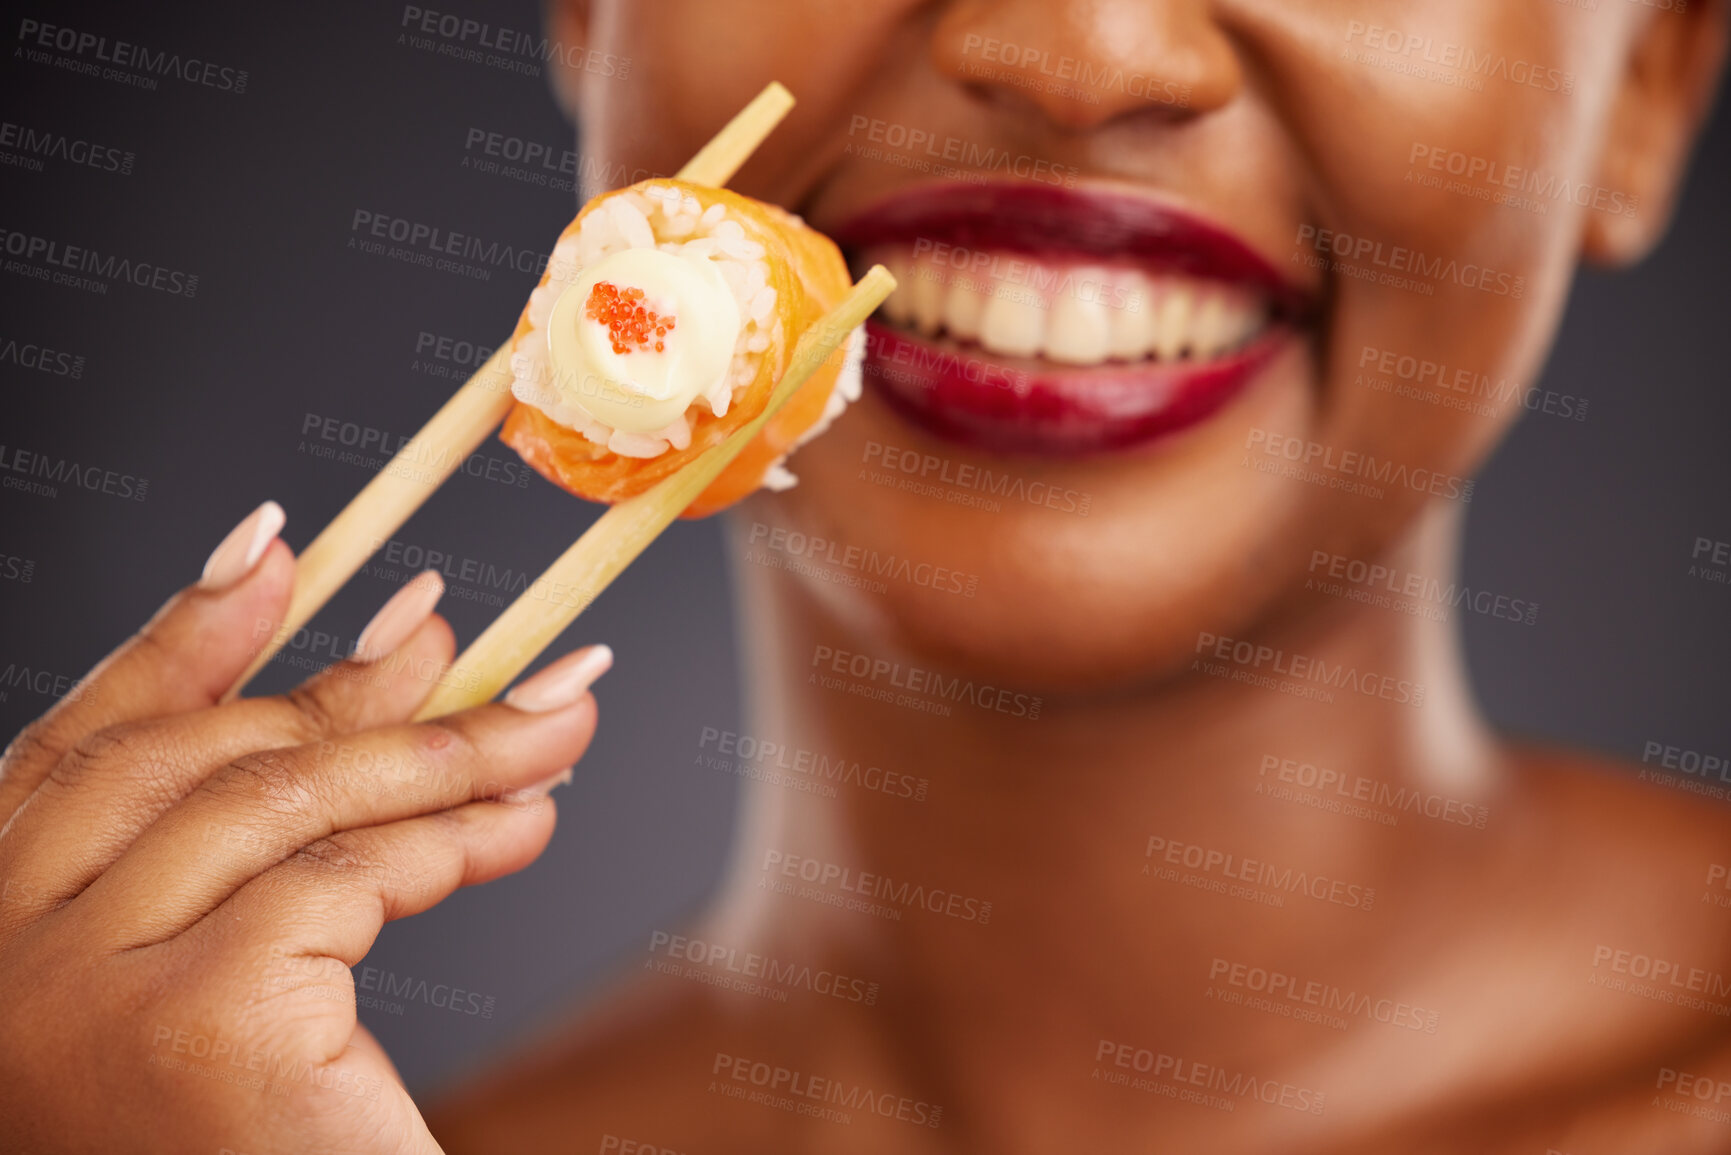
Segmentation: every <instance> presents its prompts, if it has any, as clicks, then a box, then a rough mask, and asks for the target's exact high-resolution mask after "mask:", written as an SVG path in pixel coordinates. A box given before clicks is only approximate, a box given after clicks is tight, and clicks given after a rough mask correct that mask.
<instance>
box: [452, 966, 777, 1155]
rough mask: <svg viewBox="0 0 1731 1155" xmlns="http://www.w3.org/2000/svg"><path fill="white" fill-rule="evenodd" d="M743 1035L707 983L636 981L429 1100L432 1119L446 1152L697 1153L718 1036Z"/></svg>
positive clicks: (707, 1130)
mask: <svg viewBox="0 0 1731 1155" xmlns="http://www.w3.org/2000/svg"><path fill="white" fill-rule="evenodd" d="M737 1035H738V1031H737V1029H730V1027H729V1024H728V1023H727V1021H726V1016H725V1014H724V1012H723V1008H722V1007H721V1006H719V1005H718V1004H717V1002H716V1001H715V1000H714V999H712V998H711V997H709V996H708V994H707V993H706V992H705V991H703V990H702V989H701V988H691V987H688V986H686V985H685V984H668V983H660V982H655V981H653V980H652V979H638V980H633V981H630V982H628V983H626V984H624V985H622V986H621V987H619V988H618V989H616V990H614V991H610V992H608V993H606V994H605V995H604V996H603V999H602V1001H601V1003H600V1004H599V1005H598V1006H596V1007H594V1008H592V1009H591V1010H590V1012H589V1013H587V1014H585V1015H583V1016H582V1017H581V1019H579V1020H577V1021H576V1022H575V1023H574V1024H573V1025H572V1026H571V1027H570V1028H568V1029H566V1030H563V1031H561V1032H559V1033H558V1034H556V1035H554V1036H552V1037H550V1038H548V1039H546V1040H545V1041H543V1042H541V1043H540V1044H538V1045H535V1046H533V1047H532V1048H530V1049H529V1050H527V1051H525V1052H523V1053H521V1054H518V1055H514V1056H513V1057H512V1058H511V1059H510V1060H508V1061H507V1063H506V1064H505V1065H503V1066H502V1067H499V1068H497V1069H495V1070H493V1071H491V1072H489V1073H488V1074H487V1075H486V1076H484V1077H483V1078H482V1079H480V1080H478V1081H477V1082H475V1083H473V1084H471V1085H469V1086H466V1087H464V1088H462V1089H461V1091H459V1092H458V1093H456V1094H453V1095H451V1096H449V1097H447V1098H445V1099H443V1100H441V1101H439V1102H436V1103H434V1104H431V1105H430V1107H428V1109H427V1112H426V1113H427V1120H428V1123H429V1125H430V1126H431V1127H432V1130H433V1134H434V1136H435V1137H437V1138H438V1140H439V1142H440V1144H441V1145H442V1146H443V1147H444V1149H445V1150H446V1151H447V1152H449V1153H450V1155H467V1153H469V1152H475V1153H477V1155H486V1153H491V1152H497V1151H518V1152H525V1153H541V1152H562V1151H583V1152H593V1151H621V1152H624V1151H630V1152H637V1151H644V1152H661V1151H666V1152H680V1153H681V1155H687V1153H689V1155H700V1153H701V1152H704V1151H708V1150H709V1149H710V1147H711V1144H706V1143H705V1142H704V1139H705V1138H706V1137H707V1136H708V1135H710V1134H711V1132H712V1130H713V1128H712V1127H709V1126H706V1125H705V1116H706V1114H707V1112H706V1108H709V1109H711V1110H712V1109H713V1104H712V1103H710V1102H708V1100H711V1099H712V1098H713V1096H711V1095H709V1094H706V1093H705V1092H706V1088H707V1084H708V1082H709V1079H710V1068H711V1067H712V1066H713V1065H714V1064H713V1060H714V1056H715V1053H716V1048H717V1046H718V1042H717V1040H719V1039H722V1038H726V1037H728V1036H733V1037H734V1038H736V1039H737ZM766 1138H767V1137H766ZM765 1145H766V1146H767V1144H765Z"/></svg>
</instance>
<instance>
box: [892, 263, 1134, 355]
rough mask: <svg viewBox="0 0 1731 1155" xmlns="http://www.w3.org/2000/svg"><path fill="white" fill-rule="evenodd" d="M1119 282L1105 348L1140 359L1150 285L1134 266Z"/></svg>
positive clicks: (1123, 274)
mask: <svg viewBox="0 0 1731 1155" xmlns="http://www.w3.org/2000/svg"><path fill="white" fill-rule="evenodd" d="M1118 285H1119V287H1120V296H1119V298H1118V299H1119V300H1120V302H1121V303H1122V304H1123V306H1124V307H1123V308H1122V309H1114V310H1112V317H1111V324H1110V329H1111V340H1110V342H1109V344H1108V350H1107V351H1108V352H1109V353H1110V354H1111V355H1112V356H1113V357H1116V358H1117V359H1118V360H1120V361H1140V360H1141V359H1142V358H1143V357H1145V356H1147V354H1148V350H1149V349H1151V348H1153V346H1154V293H1153V286H1151V285H1150V284H1149V283H1148V278H1147V277H1144V276H1143V275H1142V274H1141V273H1138V272H1136V271H1135V270H1133V269H1132V270H1127V271H1125V272H1122V273H1120V274H1119V279H1118ZM892 295H893V294H892Z"/></svg>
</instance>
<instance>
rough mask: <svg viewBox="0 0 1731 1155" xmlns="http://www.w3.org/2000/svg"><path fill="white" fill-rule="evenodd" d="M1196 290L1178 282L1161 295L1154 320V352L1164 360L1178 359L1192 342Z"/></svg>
mask: <svg viewBox="0 0 1731 1155" xmlns="http://www.w3.org/2000/svg"><path fill="white" fill-rule="evenodd" d="M1195 305H1196V292H1195V290H1194V289H1192V288H1191V287H1190V286H1189V285H1185V284H1176V285H1172V286H1170V287H1168V288H1167V289H1166V291H1165V292H1163V293H1162V294H1161V295H1160V304H1159V314H1158V316H1157V317H1156V319H1155V321H1154V353H1155V355H1156V356H1158V357H1159V358H1160V359H1161V360H1162V361H1176V360H1177V359H1178V354H1180V353H1182V352H1183V351H1184V346H1185V345H1187V344H1189V342H1190V319H1191V317H1192V315H1193V314H1194V313H1195Z"/></svg>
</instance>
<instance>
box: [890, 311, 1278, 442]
mask: <svg viewBox="0 0 1731 1155" xmlns="http://www.w3.org/2000/svg"><path fill="white" fill-rule="evenodd" d="M1292 337H1293V331H1292V330H1291V329H1290V328H1289V327H1287V326H1285V325H1279V324H1276V325H1274V326H1271V327H1270V328H1269V330H1268V331H1267V332H1265V333H1263V334H1262V336H1260V337H1258V338H1257V339H1256V340H1255V341H1253V342H1251V343H1250V344H1249V345H1246V346H1245V347H1244V348H1242V349H1240V350H1238V351H1237V352H1235V353H1233V354H1231V355H1230V356H1227V357H1221V358H1217V359H1215V360H1211V361H1201V362H1186V361H1179V362H1166V363H1159V362H1145V363H1142V364H1137V365H1128V364H1124V365H1112V364H1107V365H1102V366H1094V367H1089V368H1074V369H1071V368H1057V367H1052V368H1042V369H1038V370H1021V369H1016V368H1013V367H1011V366H1009V365H1006V364H1003V363H1001V362H996V361H993V360H992V359H991V357H990V355H989V354H986V353H984V352H983V351H981V350H979V349H978V348H976V347H973V346H968V347H965V348H958V347H951V346H944V345H939V344H935V343H933V342H930V341H926V340H924V339H922V338H920V337H918V336H916V335H914V334H912V333H909V332H908V331H907V330H905V329H896V328H891V327H890V326H888V325H885V324H883V323H881V322H879V321H877V320H875V319H873V320H870V321H867V322H866V359H865V379H866V381H867V382H869V383H870V384H871V385H872V387H873V388H875V389H876V390H877V392H878V393H879V394H880V395H881V396H882V397H883V398H884V399H885V400H886V401H888V402H889V404H890V406H891V407H892V408H893V409H895V410H896V411H897V412H898V413H900V414H901V415H902V416H903V417H904V418H906V419H907V420H908V421H910V422H912V423H913V424H915V425H918V426H920V427H921V428H923V429H925V430H927V431H929V432H931V433H935V434H937V435H938V436H940V437H943V438H947V439H948V440H951V441H955V442H959V443H961V444H964V445H967V446H970V447H971V448H975V449H982V450H985V451H987V452H990V453H1021V454H1033V455H1040V456H1055V457H1081V456H1086V455H1088V454H1094V453H1105V452H1110V451H1113V450H1122V449H1133V448H1136V447H1139V446H1143V445H1147V444H1148V443H1150V442H1152V441H1156V440H1158V439H1160V438H1162V437H1166V436H1168V435H1170V434H1173V433H1176V432H1178V431H1180V430H1183V429H1187V428H1189V427H1190V426H1192V425H1195V424H1197V423H1199V422H1202V421H1205V420H1207V419H1208V417H1210V416H1211V415H1213V414H1214V413H1215V412H1217V411H1218V410H1219V409H1220V408H1221V407H1222V406H1224V405H1225V404H1226V403H1227V402H1229V401H1231V400H1232V399H1233V398H1234V397H1236V396H1237V395H1238V394H1239V393H1241V392H1243V391H1244V389H1245V387H1246V386H1248V385H1249V384H1250V382H1251V381H1252V380H1253V379H1254V378H1255V377H1256V374H1257V372H1258V371H1259V370H1261V369H1262V368H1263V367H1264V366H1265V365H1267V364H1268V363H1269V361H1271V360H1273V358H1274V356H1275V354H1276V353H1278V352H1279V351H1280V350H1281V348H1283V347H1284V346H1285V344H1286V343H1287V342H1288V341H1289V340H1291V339H1292Z"/></svg>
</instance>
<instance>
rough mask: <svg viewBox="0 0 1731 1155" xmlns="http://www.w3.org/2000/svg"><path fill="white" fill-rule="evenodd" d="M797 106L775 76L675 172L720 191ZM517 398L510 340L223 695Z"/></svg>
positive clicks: (351, 513) (413, 451)
mask: <svg viewBox="0 0 1731 1155" xmlns="http://www.w3.org/2000/svg"><path fill="white" fill-rule="evenodd" d="M792 107H793V94H792V93H790V92H788V90H787V89H786V88H784V87H782V86H781V85H780V84H778V83H776V82H774V81H771V82H770V84H769V85H768V86H767V87H766V88H765V89H764V90H763V91H762V92H760V93H758V94H757V96H756V97H755V98H753V99H752V101H751V103H750V104H747V105H746V106H745V107H744V108H742V109H740V111H739V113H738V115H736V116H735V117H734V118H733V119H732V120H730V121H728V122H727V124H726V125H724V126H723V127H722V129H721V131H720V132H718V133H716V134H715V137H714V139H712V140H711V141H710V142H709V143H708V144H706V145H704V146H703V147H702V148H701V149H699V150H698V151H697V155H696V156H694V157H692V158H691V159H690V160H689V161H687V162H686V164H685V167H684V168H682V169H680V170H679V172H678V173H676V174H675V176H676V178H677V179H679V180H683V181H689V182H690V183H692V184H701V185H711V186H713V187H717V188H719V187H720V186H722V185H725V184H726V183H727V182H728V181H729V180H732V179H733V174H734V173H736V172H738V171H739V167H740V166H741V165H742V164H744V163H745V162H746V161H747V160H748V159H749V158H750V157H751V154H752V153H753V152H755V151H757V147H758V146H759V145H760V144H762V143H763V142H764V140H765V138H767V137H768V136H769V134H770V133H771V132H772V131H773V130H774V129H775V126H776V125H778V124H780V123H781V120H782V118H783V117H785V116H786V115H787V112H788V110H789V109H790V108H792ZM512 401H513V398H512V396H511V342H510V341H506V342H505V343H504V344H502V345H500V346H499V348H498V349H497V350H496V351H495V352H494V353H493V355H492V356H491V357H489V358H487V361H486V363H485V364H483V365H482V366H481V367H480V369H478V370H476V372H475V375H474V376H473V377H470V378H469V379H468V381H466V382H464V383H463V386H462V388H460V389H458V390H457V392H456V393H455V394H453V395H452V397H451V399H450V400H449V401H447V402H445V404H444V405H443V406H442V407H441V408H440V409H439V411H438V412H437V413H435V414H433V417H432V420H430V421H428V422H427V423H426V425H424V426H422V427H421V431H420V432H419V433H417V434H415V436H414V437H413V438H411V439H410V441H409V443H408V444H407V445H405V446H403V448H402V449H401V450H400V451H398V453H397V455H396V456H395V457H393V458H391V460H390V463H389V464H387V465H386V466H385V467H384V468H383V469H381V470H380V471H379V473H378V476H376V477H374V478H373V479H372V480H371V481H369V482H368V483H367V484H366V486H365V487H364V488H362V490H361V491H360V492H359V493H357V494H356V495H355V497H354V499H353V500H352V501H350V502H349V504H348V505H347V507H345V508H344V509H343V511H342V512H341V513H339V514H337V516H336V517H335V518H333V519H332V520H331V523H330V524H329V525H327V526H326V527H325V528H324V531H323V532H321V533H320V534H319V535H318V536H317V537H316V538H314V539H313V540H312V543H311V544H310V545H308V546H307V547H306V549H305V550H303V551H301V555H300V557H299V558H297V559H296V561H295V588H294V593H293V595H292V596H291V597H290V598H289V608H288V613H287V615H286V616H285V617H284V618H283V623H282V626H281V628H280V629H278V630H277V632H276V633H275V634H274V635H272V636H271V638H270V639H269V640H268V641H267V642H266V643H265V647H264V649H263V650H261V651H259V654H258V656H257V657H256V658H254V659H253V661H252V664H251V665H250V666H248V667H247V668H246V670H245V672H244V673H242V674H241V676H240V677H239V678H238V679H236V681H235V683H234V685H233V686H230V687H229V690H228V693H226V694H224V695H223V698H222V700H223V701H225V702H228V701H232V700H233V699H235V698H236V697H238V696H239V695H240V692H241V691H242V690H243V689H245V688H246V684H247V683H248V682H250V681H252V679H253V677H254V676H255V675H257V673H258V672H259V671H260V670H262V669H263V668H264V666H265V663H266V662H268V661H270V660H271V658H272V657H274V656H275V655H276V652H277V651H278V650H280V649H281V648H282V647H283V645H284V643H286V642H287V641H288V640H289V639H290V638H292V637H293V636H294V635H295V632H296V631H297V630H299V629H300V628H301V627H302V626H304V625H306V624H307V622H309V621H311V620H312V617H313V615H314V614H316V613H318V612H319V610H320V609H322V608H324V604H325V603H326V602H328V601H329V600H330V599H331V598H332V596H334V595H335V594H336V592H337V591H338V590H340V589H342V588H343V585H344V583H346V582H347V581H348V580H349V579H350V578H351V577H353V576H354V575H355V573H356V571H358V570H359V569H360V568H361V567H362V566H363V565H365V564H366V563H367V559H368V558H369V557H371V556H372V555H373V553H374V551H375V550H377V549H378V548H379V546H381V545H383V544H384V543H385V542H386V541H387V540H389V539H390V537H391V535H392V534H394V533H396V532H397V530H398V529H400V528H401V527H402V525H403V523H404V522H406V521H408V520H409V518H410V517H412V516H413V515H414V512H415V511H416V510H417V509H419V508H421V506H422V504H423V503H425V502H426V500H427V499H428V498H429V497H431V496H432V495H433V493H434V491H435V490H437V489H438V488H439V487H440V486H441V485H443V484H444V483H445V482H446V481H447V480H448V479H449V478H450V476H451V474H452V473H454V472H455V471H456V470H457V468H458V467H459V466H460V465H462V464H463V462H464V461H466V460H467V459H468V457H469V455H470V454H471V453H473V452H475V450H476V448H477V447H478V446H479V445H480V444H481V442H482V441H484V440H486V438H487V435H488V434H490V433H491V432H492V431H493V430H494V429H496V428H498V426H499V423H500V422H501V421H503V420H505V415H506V414H507V413H509V412H510V411H511V404H512Z"/></svg>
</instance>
